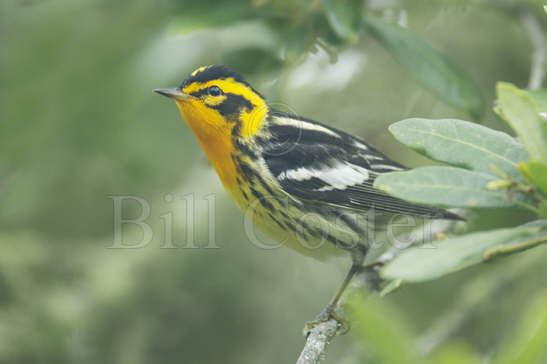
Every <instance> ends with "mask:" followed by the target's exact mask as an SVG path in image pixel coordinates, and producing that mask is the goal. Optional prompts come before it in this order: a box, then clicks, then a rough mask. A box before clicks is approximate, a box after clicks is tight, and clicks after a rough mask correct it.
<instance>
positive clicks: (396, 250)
mask: <svg viewBox="0 0 547 364" xmlns="http://www.w3.org/2000/svg"><path fill="white" fill-rule="evenodd" d="M454 224H455V222H454V221H440V220H439V221H436V222H435V223H430V224H428V225H426V226H427V227H428V228H427V229H426V227H425V226H422V227H420V228H418V229H416V230H414V231H413V232H411V233H410V234H409V235H410V236H415V235H416V232H417V231H418V230H419V231H421V235H422V239H420V240H419V241H414V242H413V243H412V244H410V245H409V246H406V247H404V248H403V247H393V248H391V249H390V250H388V251H387V252H386V253H384V254H383V255H382V256H381V257H380V258H379V263H380V264H385V263H387V262H389V261H391V260H393V259H395V257H397V256H398V255H399V254H400V253H401V251H403V250H404V249H407V248H408V247H410V246H411V245H412V246H414V245H417V244H419V243H420V242H424V241H426V242H429V241H431V240H433V239H434V238H435V237H436V236H437V235H438V234H442V233H445V232H447V231H449V230H451V229H452V228H453V227H454ZM405 240H406V239H405ZM377 267H378V266H377V265H371V266H370V268H369V269H365V270H364V271H363V272H362V273H361V274H359V275H358V276H357V277H355V278H356V279H355V280H354V282H352V286H351V288H350V290H351V289H358V288H359V287H362V286H363V285H368V286H371V287H372V288H373V289H375V290H378V285H377V283H378V279H379V276H378V272H377V270H376V269H377ZM348 291H349V290H348ZM345 296H346V295H344V296H343V297H342V299H341V300H340V302H339V304H338V306H337V310H336V311H337V312H338V311H339V309H340V307H341V306H343V305H344V302H345V299H344V298H345ZM340 330H342V327H341V325H340V324H339V323H338V322H337V321H336V320H335V319H330V320H328V321H325V322H322V323H320V324H318V325H316V326H315V327H313V328H312V329H311V330H310V331H309V333H308V336H307V338H306V344H305V345H304V348H303V349H302V352H301V353H300V356H299V357H298V360H297V361H296V364H317V363H319V362H321V360H323V358H324V357H325V351H326V349H327V346H328V345H329V344H330V342H331V341H332V340H333V339H334V337H335V336H336V335H338V333H339V331H340Z"/></svg>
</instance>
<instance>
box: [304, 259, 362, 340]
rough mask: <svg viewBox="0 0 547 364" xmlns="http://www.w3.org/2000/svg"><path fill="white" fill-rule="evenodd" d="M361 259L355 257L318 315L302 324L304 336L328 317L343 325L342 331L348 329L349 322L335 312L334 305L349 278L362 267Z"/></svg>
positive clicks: (349, 280)
mask: <svg viewBox="0 0 547 364" xmlns="http://www.w3.org/2000/svg"><path fill="white" fill-rule="evenodd" d="M361 261H362V260H361ZM361 261H359V260H355V259H354V260H353V262H352V264H351V267H350V269H349V271H348V273H347V274H346V277H345V278H344V280H343V281H342V284H341V285H340V287H339V288H338V290H337V291H336V294H335V295H334V297H332V299H331V300H330V302H329V304H328V305H327V307H326V308H325V309H324V310H323V312H322V313H321V314H320V315H319V316H317V318H316V319H315V320H313V321H310V322H306V324H305V325H304V330H303V334H304V336H308V333H309V332H310V330H311V329H313V328H314V327H315V326H317V325H319V324H321V323H323V322H326V321H328V320H330V319H334V320H336V321H337V322H338V323H339V324H340V325H341V326H342V327H344V331H343V332H346V331H347V330H349V322H348V321H347V320H345V319H343V318H342V317H340V316H338V315H337V314H336V307H337V305H338V301H340V297H342V294H343V293H344V291H345V290H346V288H347V286H348V284H349V283H350V282H351V279H352V278H353V277H354V276H355V274H356V273H357V272H359V271H360V270H361V267H362V266H361Z"/></svg>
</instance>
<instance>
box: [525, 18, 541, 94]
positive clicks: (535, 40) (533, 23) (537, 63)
mask: <svg viewBox="0 0 547 364" xmlns="http://www.w3.org/2000/svg"><path fill="white" fill-rule="evenodd" d="M520 22H521V24H522V27H523V28H524V30H525V31H526V33H527V34H528V38H530V43H532V47H533V53H532V61H531V65H530V79H529V81H528V88H529V89H531V90H537V89H538V88H540V87H541V85H542V84H543V80H544V78H545V62H546V61H547V43H546V40H545V36H544V35H543V30H542V29H541V25H540V24H539V22H538V20H537V18H536V17H535V16H534V14H533V13H532V12H531V11H529V10H524V11H523V12H522V14H521V16H520Z"/></svg>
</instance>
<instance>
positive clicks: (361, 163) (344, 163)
mask: <svg viewBox="0 0 547 364" xmlns="http://www.w3.org/2000/svg"><path fill="white" fill-rule="evenodd" d="M295 121H297V123H295ZM268 131H269V133H270V134H271V137H270V139H269V142H268V143H265V144H264V145H262V147H263V148H264V150H263V154H262V156H263V158H264V161H265V163H266V166H267V168H268V169H269V171H270V173H271V175H272V176H274V177H275V179H276V180H277V182H278V183H279V185H280V186H281V187H282V189H283V190H284V191H285V192H286V193H288V194H289V195H290V196H292V197H295V198H297V199H302V200H305V201H315V202H319V203H325V204H328V205H331V206H332V205H334V206H339V207H342V208H349V209H354V210H361V211H368V210H370V209H374V210H376V211H381V212H387V213H394V214H404V215H411V216H420V217H428V218H437V219H443V218H444V219H458V218H460V217H459V216H457V215H455V214H452V213H450V212H448V211H446V210H443V209H438V208H434V207H427V206H420V205H416V204H412V203H409V202H406V201H403V200H400V199H397V198H395V197H392V196H389V195H387V194H386V193H384V192H382V191H380V190H378V189H376V188H374V187H373V183H374V180H375V178H376V177H377V176H378V175H379V174H381V173H386V172H394V171H403V170H405V169H406V168H405V167H403V166H402V165H400V164H399V163H396V162H394V161H392V160H390V159H389V158H388V157H386V156H385V155H384V154H382V153H381V152H379V151H378V150H377V149H375V148H374V147H372V146H371V145H369V144H367V143H366V142H364V141H362V140H360V139H358V138H356V137H353V136H351V135H349V134H347V133H345V132H343V131H340V130H336V129H334V128H332V127H329V126H326V125H324V124H321V123H319V122H316V121H313V120H310V119H306V118H301V117H297V116H294V115H289V114H285V113H282V112H277V111H276V112H272V113H271V115H270V120H269V128H268Z"/></svg>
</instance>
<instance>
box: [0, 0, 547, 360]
mask: <svg viewBox="0 0 547 364" xmlns="http://www.w3.org/2000/svg"><path fill="white" fill-rule="evenodd" d="M0 4H1V5H0V22H1V23H0V44H1V51H0V64H1V68H0V69H1V78H0V363H6V364H7V363H10V364H16V363H122V364H123V363H128V364H129V363H130V364H138V363H221V362H222V363H241V364H243V363H290V362H294V360H295V359H296V357H297V355H298V353H299V352H300V349H301V347H302V345H303V343H304V339H303V337H302V336H301V328H302V326H303V324H304V322H305V321H307V320H310V319H312V318H313V317H314V316H315V315H316V314H317V313H319V312H320V310H321V309H322V308H323V306H324V305H325V304H326V303H327V301H328V299H329V298H330V295H331V294H332V293H333V292H334V290H335V287H336V285H337V284H338V282H339V281H340V280H341V278H342V275H343V271H344V269H345V266H344V265H343V264H338V263H337V262H333V263H327V264H323V263H319V262H315V261H312V260H309V259H307V258H304V257H301V256H298V255H296V254H295V253H293V252H291V251H288V250H285V249H283V248H280V249H259V248H257V247H256V246H254V245H252V244H251V243H249V241H248V239H247V237H246V236H245V232H244V226H243V218H242V215H241V214H240V213H239V212H238V211H237V209H236V207H235V206H234V204H233V203H232V202H231V201H230V200H229V198H228V196H227V194H226V193H225V192H224V191H223V189H222V186H221V185H220V183H219V181H218V179H217V177H216V175H215V174H214V171H213V170H212V169H211V168H210V167H209V165H208V163H207V161H206V160H205V157H204V156H203V154H202V152H201V151H200V150H199V148H198V146H197V143H196V142H195V140H194V137H193V136H192V135H191V134H190V132H189V130H188V129H187V127H186V126H185V125H184V124H183V122H182V121H181V120H180V117H179V115H178V111H177V110H176V107H175V106H174V105H173V104H171V103H170V102H168V101H167V100H166V99H165V98H162V97H159V96H158V95H155V94H153V93H152V89H154V88H157V87H173V86H176V85H178V84H179V83H180V81H181V80H183V79H184V78H185V77H186V75H187V74H189V73H190V72H191V71H192V70H194V69H195V68H197V67H199V66H202V65H208V64H214V63H223V64H227V65H229V66H230V67H231V68H233V69H235V70H237V71H238V72H240V73H241V74H243V75H244V76H245V77H246V78H247V79H248V80H249V81H250V82H251V83H252V84H253V85H254V86H255V88H257V89H258V90H260V91H261V92H262V93H263V94H265V95H266V97H267V98H268V99H269V101H270V103H271V104H272V105H274V106H276V107H279V108H281V109H284V110H290V111H292V112H295V113H297V114H300V115H303V116H307V117H311V118H316V119H319V120H321V121H323V122H326V123H329V124H330V125H334V126H336V127H340V128H342V129H345V130H347V131H350V132H352V133H355V134H356V135H360V136H362V137H365V138H366V139H367V140H369V141H370V142H372V143H373V144H375V145H377V146H379V147H380V148H381V149H382V150H384V151H385V152H386V153H387V154H388V155H389V156H391V157H393V158H394V159H396V160H398V161H400V162H402V163H405V164H408V165H410V166H416V165H420V164H424V163H428V162H427V161H426V160H425V159H423V158H421V157H418V156H417V154H414V153H410V152H408V150H407V149H405V148H404V147H402V146H401V145H398V144H397V143H396V142H395V140H394V139H393V138H392V137H391V136H390V135H389V133H388V132H387V127H388V125H389V124H391V123H393V122H395V121H398V120H401V119H404V118H407V117H415V116H421V117H429V118H444V117H455V118H461V119H467V120H469V119H471V118H472V116H471V115H469V114H468V113H467V112H466V111H462V110H461V109H455V108H453V107H452V106H449V105H448V104H446V103H444V102H443V101H442V98H439V97H438V95H436V94H435V93H434V92H433V93H432V92H429V91H427V90H426V89H425V88H424V87H422V85H421V83H420V82H418V81H416V78H415V77H412V74H411V73H409V72H408V70H405V68H404V67H401V65H400V64H399V63H397V61H396V60H394V58H393V57H392V56H391V55H390V54H389V52H386V49H384V48H383V47H382V46H381V45H380V44H379V43H378V41H377V40H375V39H374V37H372V36H371V35H370V34H368V33H367V32H358V34H355V33H352V32H351V28H350V32H349V33H347V32H346V33H344V29H345V28H344V24H342V27H341V28H340V27H338V28H337V26H336V21H333V20H332V19H333V18H332V17H333V16H332V14H330V13H329V12H330V11H333V12H334V13H335V15H336V14H337V12H339V10H337V9H336V7H337V6H338V3H336V2H334V5H333V2H332V1H324V2H321V1H301V2H293V1H289V0H281V1H271V0H237V1H213V0H202V1H199V2H195V1H183V0H178V1H177V0H162V1H143V0H133V1H128V0H127V1H106V0H71V1H69V0H3V1H1V2H0ZM329 6H331V7H332V6H334V9H331V8H329ZM359 6H360V7H362V8H360V9H361V10H360V11H362V12H364V13H366V14H373V15H374V16H377V17H378V19H382V21H385V22H386V23H395V22H396V23H399V24H401V25H404V26H407V27H408V28H409V29H411V30H412V31H413V34H414V35H415V36H416V37H417V38H419V39H423V40H427V41H428V42H429V43H430V44H431V45H432V46H433V47H434V48H435V49H437V50H439V51H440V52H442V53H443V54H444V55H445V57H446V58H447V59H449V60H450V62H452V63H454V64H456V65H458V67H459V69H461V70H465V72H466V73H467V74H468V75H469V77H470V78H471V79H473V80H474V82H475V83H476V85H477V86H478V87H479V89H480V93H481V95H482V98H483V100H484V105H485V106H486V109H485V110H486V111H485V113H484V114H483V115H482V116H480V117H478V116H476V115H475V117H474V118H475V119H477V120H479V121H481V122H482V123H483V124H485V125H488V126H490V127H492V128H495V129H500V130H507V128H506V127H505V126H504V125H503V124H502V123H501V122H500V121H499V120H498V119H497V118H496V117H495V116H494V114H493V113H492V111H491V108H492V106H493V100H494V85H495V82H496V81H500V80H502V81H508V82H512V83H514V84H516V85H519V86H521V87H526V85H527V83H528V77H529V70H530V61H531V54H532V47H531V44H530V40H529V38H528V37H527V34H526V32H525V31H524V29H523V26H522V14H524V13H526V12H528V13H529V14H532V15H533V16H535V17H536V18H537V19H538V22H539V24H540V26H541V27H542V29H543V31H545V29H547V27H546V24H547V22H546V21H545V20H546V19H545V14H544V13H543V9H542V8H541V2H537V1H517V0H514V1H499V2H497V1H486V0H484V1H480V0H469V1H457V0H437V1H428V2H424V1H417V0H414V1H397V0H393V1H367V2H364V3H362V2H359ZM342 13H343V11H342ZM338 14H339V13H338ZM359 14H360V13H359ZM346 15H347V14H346ZM353 15H354V14H351V13H349V15H348V17H349V18H351V17H352V16H353ZM349 18H348V19H349ZM350 23H351V19H350V21H349V22H347V24H350ZM120 195H131V196H138V197H140V198H142V199H145V200H146V201H147V202H148V203H149V205H150V211H151V216H150V217H149V218H148V219H147V220H146V222H147V223H148V224H149V225H150V226H152V230H153V234H154V235H153V239H152V241H151V242H150V243H148V244H142V245H145V246H138V247H137V248H134V249H130V248H125V249H112V248H111V247H112V244H113V238H114V223H113V218H114V209H113V206H114V205H113V199H112V196H120ZM166 196H167V197H166ZM173 197H174V198H173ZM192 201H193V203H192ZM211 201H214V208H212V205H211V203H212V202H211ZM192 204H193V206H192ZM123 207H124V209H123V216H124V217H128V218H129V217H135V216H138V215H139V214H140V213H141V206H140V205H139V204H137V203H135V201H126V202H125V203H124V205H123ZM484 215H485V216H495V215H494V212H491V211H488V212H485V213H484ZM171 218H172V219H173V229H172V231H173V238H172V240H173V241H174V242H175V243H176V245H177V246H176V247H171V248H165V239H166V238H165V235H164V230H165V222H166V221H168V220H169V219H171ZM498 218H500V219H509V220H511V219H515V220H518V217H515V216H504V217H503V216H502V217H498V216H496V219H498ZM192 220H193V221H192ZM484 220H485V222H484V224H485V225H484V226H482V228H485V226H487V225H486V224H488V221H487V220H488V219H484ZM211 227H212V230H211ZM192 232H193V233H194V236H193V238H192V237H191V236H190V235H191V234H192ZM141 234H142V233H141V230H140V229H138V228H136V227H135V226H129V225H127V226H125V229H124V239H125V242H126V245H130V244H131V242H133V243H135V242H138V241H139V240H140V239H141V237H142V236H141ZM192 239H193V240H192ZM185 244H186V245H188V244H193V248H189V247H188V246H186V248H185ZM162 247H163V248H162ZM546 258H547V250H546V249H545V248H539V249H534V250H533V251H530V252H527V253H523V254H519V255H516V256H513V257H510V258H507V259H505V260H502V261H499V262H495V263H492V264H487V265H483V266H479V267H476V268H473V269H470V270H467V271H464V272H461V273H458V274H454V275H451V276H448V277H446V278H442V279H439V280H436V281H433V282H429V283H423V284H415V285H408V286H404V287H403V288H402V289H400V290H398V291H397V292H395V293H393V294H392V295H390V296H388V297H386V298H385V300H384V304H385V305H388V306H391V309H392V310H393V311H396V312H397V315H398V316H397V317H399V318H398V320H399V321H404V322H405V325H406V326H408V327H409V328H410V330H411V331H412V332H413V333H414V334H413V335H412V336H413V337H415V338H416V343H415V344H416V345H417V346H418V347H419V349H420V350H422V351H423V352H429V351H436V350H438V348H439V347H441V348H443V347H448V348H449V349H447V350H449V351H450V350H452V351H453V352H458V353H460V354H461V352H462V351H463V352H465V353H468V352H473V353H477V354H476V355H480V356H483V357H487V358H488V357H495V356H496V355H497V353H498V352H500V350H501V349H502V348H504V347H505V343H506V342H507V340H508V339H509V338H511V337H512V335H513V334H514V328H515V326H516V324H515V322H516V321H518V318H519V317H521V313H522V312H523V311H525V310H526V309H527V307H528V304H529V303H530V302H532V301H533V300H534V299H535V298H534V297H536V296H538V294H539V293H540V292H541V291H543V290H545V287H546V284H547V274H546V273H547V271H546V268H545V259H546ZM538 297H539V296H538ZM541 297H547V296H545V295H543V296H541ZM542 302H546V304H545V305H544V306H545V307H547V301H542ZM539 307H542V305H541V304H539ZM374 309H375V306H374V305H372V306H371V307H370V310H374ZM454 347H455V348H456V349H450V348H454ZM462 348H463V349H462ZM367 351H368V348H367V343H363V340H362V339H361V337H360V336H358V335H357V336H355V335H345V336H343V337H340V338H337V339H336V340H335V342H334V343H333V344H332V345H331V347H330V348H329V353H328V356H327V360H326V362H327V363H358V362H362V360H364V359H363V358H364V357H366V353H367ZM452 351H450V353H452ZM460 354H457V355H460ZM451 355H452V354H447V356H446V358H451V357H452V356H451ZM453 355H454V357H456V356H457V355H456V354H453ZM462 355H463V354H462ZM466 355H467V354H466ZM439 360H440V359H439ZM447 360H448V359H447ZM369 362H371V361H369ZM376 362H382V361H380V360H379V361H376ZM447 362H448V361H447Z"/></svg>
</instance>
